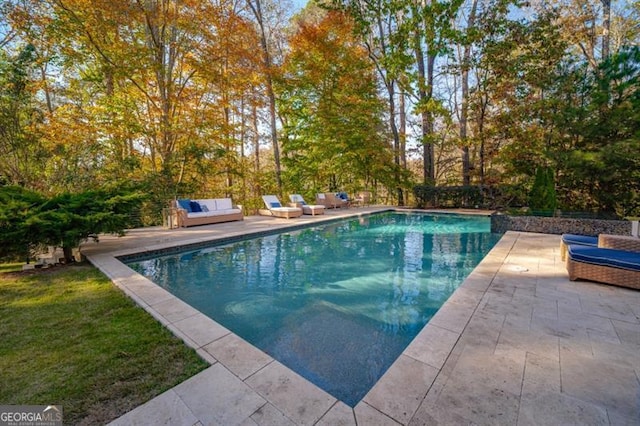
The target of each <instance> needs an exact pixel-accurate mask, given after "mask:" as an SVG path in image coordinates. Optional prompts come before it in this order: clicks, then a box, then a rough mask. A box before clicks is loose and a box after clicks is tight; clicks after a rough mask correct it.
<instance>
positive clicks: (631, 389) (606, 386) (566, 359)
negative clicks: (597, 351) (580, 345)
mask: <svg viewBox="0 0 640 426" xmlns="http://www.w3.org/2000/svg"><path fill="white" fill-rule="evenodd" d="M560 371H561V378H562V392H563V393H566V394H568V395H571V396H573V397H575V398H578V399H581V400H583V401H587V402H590V403H592V404H595V405H598V406H600V407H604V408H606V410H607V411H608V412H617V413H618V414H619V415H621V416H624V417H628V418H632V419H634V420H635V421H637V422H638V423H640V409H639V407H638V396H639V395H638V390H639V389H640V382H639V381H638V377H637V376H636V373H635V372H634V370H633V369H631V368H629V367H622V366H619V365H616V364H613V363H611V362H607V361H606V360H600V359H594V358H591V357H586V356H580V355H574V356H563V354H562V353H561V357H560ZM587 371H588V372H589V374H585V372H587Z"/></svg>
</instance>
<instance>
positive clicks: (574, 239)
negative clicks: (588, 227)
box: [562, 234, 598, 247]
mask: <svg viewBox="0 0 640 426" xmlns="http://www.w3.org/2000/svg"><path fill="white" fill-rule="evenodd" d="M562 242H563V243H565V244H567V245H569V244H580V245H583V246H590V247H598V237H592V236H589V235H578V234H562Z"/></svg>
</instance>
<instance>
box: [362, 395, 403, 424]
mask: <svg viewBox="0 0 640 426" xmlns="http://www.w3.org/2000/svg"><path fill="white" fill-rule="evenodd" d="M353 411H354V413H355V415H356V422H357V424H358V425H376V426H399V425H400V423H398V422H396V421H395V420H393V419H392V418H391V417H388V416H386V415H384V414H382V413H381V412H380V411H378V410H376V409H375V408H373V407H371V406H369V405H368V404H366V403H364V402H362V401H361V402H360V403H359V404H358V405H356V407H355V408H354V410H353Z"/></svg>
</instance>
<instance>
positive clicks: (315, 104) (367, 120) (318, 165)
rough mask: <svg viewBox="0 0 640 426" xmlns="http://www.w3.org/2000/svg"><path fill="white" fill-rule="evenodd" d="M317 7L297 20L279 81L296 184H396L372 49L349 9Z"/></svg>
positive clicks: (320, 186) (290, 166)
mask: <svg viewBox="0 0 640 426" xmlns="http://www.w3.org/2000/svg"><path fill="white" fill-rule="evenodd" d="M315 13H316V15H314V16H312V17H311V18H307V19H306V20H305V19H304V18H302V19H300V20H299V21H298V30H297V31H296V32H295V33H294V35H293V36H292V37H291V39H290V42H289V43H290V53H289V55H288V56H287V58H286V60H285V64H284V74H283V79H282V80H281V82H280V87H279V92H280V98H281V99H282V107H281V114H282V115H283V116H286V119H285V122H286V123H287V126H286V127H285V129H284V130H285V134H286V139H285V141H284V145H283V146H284V149H285V152H286V162H287V163H286V164H287V176H288V179H289V182H290V184H291V185H293V186H297V187H298V188H304V189H305V190H307V191H309V193H313V192H315V191H319V190H326V189H327V188H328V189H330V190H338V189H346V190H358V189H361V188H362V187H363V186H366V185H367V184H369V185H371V184H372V180H373V179H374V176H375V177H377V178H378V179H380V180H382V181H384V182H385V183H386V184H387V185H389V184H394V183H393V182H394V179H395V178H394V174H395V167H394V166H393V165H390V164H387V162H391V158H392V157H391V150H390V147H389V146H388V145H387V143H386V136H387V135H386V132H385V127H384V125H383V122H382V121H381V120H382V109H383V107H384V104H383V103H382V102H381V101H380V99H379V98H378V94H377V88H376V80H375V71H374V69H373V66H372V64H371V62H370V61H369V58H368V53H367V51H366V50H365V49H364V48H363V47H362V46H361V45H360V43H359V42H358V40H357V39H355V38H354V34H353V23H352V21H351V20H350V19H349V17H348V16H347V15H346V14H344V13H342V12H339V11H329V12H326V13H322V12H319V11H316V12H315Z"/></svg>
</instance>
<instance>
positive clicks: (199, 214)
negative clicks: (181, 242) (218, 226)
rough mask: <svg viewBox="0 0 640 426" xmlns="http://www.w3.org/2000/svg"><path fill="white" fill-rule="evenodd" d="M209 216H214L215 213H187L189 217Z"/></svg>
mask: <svg viewBox="0 0 640 426" xmlns="http://www.w3.org/2000/svg"><path fill="white" fill-rule="evenodd" d="M208 216H214V214H213V213H212V212H197V213H187V217H188V218H190V219H192V218H195V217H208Z"/></svg>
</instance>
